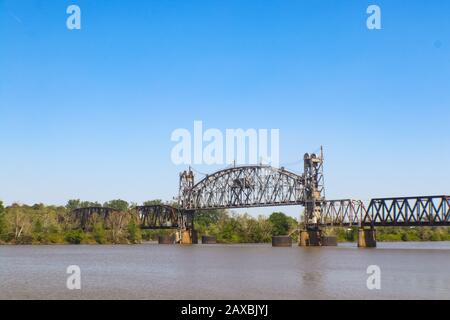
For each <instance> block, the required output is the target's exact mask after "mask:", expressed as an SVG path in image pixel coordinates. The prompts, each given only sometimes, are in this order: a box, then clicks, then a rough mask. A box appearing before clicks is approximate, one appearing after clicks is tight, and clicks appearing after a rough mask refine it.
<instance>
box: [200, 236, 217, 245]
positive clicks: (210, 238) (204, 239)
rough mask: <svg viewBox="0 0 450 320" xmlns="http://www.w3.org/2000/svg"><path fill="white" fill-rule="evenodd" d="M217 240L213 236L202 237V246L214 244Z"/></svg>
mask: <svg viewBox="0 0 450 320" xmlns="http://www.w3.org/2000/svg"><path fill="white" fill-rule="evenodd" d="M216 243H217V238H216V237H215V236H202V244H216Z"/></svg>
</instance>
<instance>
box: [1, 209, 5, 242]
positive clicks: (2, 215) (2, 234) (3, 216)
mask: <svg viewBox="0 0 450 320" xmlns="http://www.w3.org/2000/svg"><path fill="white" fill-rule="evenodd" d="M5 233H6V218H5V207H4V206H3V202H2V201H0V240H3V239H4V235H5Z"/></svg>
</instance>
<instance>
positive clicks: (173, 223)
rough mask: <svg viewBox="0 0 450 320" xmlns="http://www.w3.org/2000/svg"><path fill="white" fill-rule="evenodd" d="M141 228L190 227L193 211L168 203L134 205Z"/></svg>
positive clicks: (191, 225)
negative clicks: (180, 208)
mask: <svg viewBox="0 0 450 320" xmlns="http://www.w3.org/2000/svg"><path fill="white" fill-rule="evenodd" d="M136 212H137V215H138V217H139V221H140V223H141V229H190V228H192V227H193V219H194V215H193V212H189V211H185V210H179V209H178V208H175V207H172V206H169V205H150V206H139V207H136Z"/></svg>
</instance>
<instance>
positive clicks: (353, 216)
mask: <svg viewBox="0 0 450 320" xmlns="http://www.w3.org/2000/svg"><path fill="white" fill-rule="evenodd" d="M322 213H323V215H322V219H321V224H322V225H324V226H360V227H376V226H391V227H392V226H393V227H395V226H397V227H419V226H450V196H445V195H444V196H418V197H397V198H395V197H394V198H378V199H372V200H371V201H370V202H369V205H368V206H367V207H366V206H365V205H364V203H363V202H362V201H358V200H350V199H346V200H331V201H324V202H323V203H322Z"/></svg>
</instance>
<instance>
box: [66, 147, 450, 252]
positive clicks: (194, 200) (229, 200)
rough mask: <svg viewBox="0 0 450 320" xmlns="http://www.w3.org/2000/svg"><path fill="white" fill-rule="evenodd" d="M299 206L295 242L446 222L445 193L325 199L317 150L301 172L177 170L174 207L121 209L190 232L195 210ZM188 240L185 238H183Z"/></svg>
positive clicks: (148, 223)
mask: <svg viewBox="0 0 450 320" xmlns="http://www.w3.org/2000/svg"><path fill="white" fill-rule="evenodd" d="M289 205H297V206H303V207H304V208H305V212H304V215H303V221H302V223H301V224H302V228H303V230H302V231H303V233H302V232H301V237H300V239H301V240H300V242H303V245H320V240H317V241H316V240H314V239H320V237H321V229H322V228H325V227H330V226H334V227H352V226H357V227H359V228H360V231H361V233H360V238H361V239H360V240H361V241H360V243H359V244H360V246H375V231H374V227H376V226H386V227H388V226H396V227H422V226H450V196H446V195H442V196H416V197H394V198H379V199H372V200H371V201H370V202H369V203H368V204H364V202H363V201H360V200H352V199H343V200H328V199H325V195H324V177H323V152H321V154H320V155H316V154H305V156H304V172H303V174H301V175H299V174H296V173H293V172H291V171H288V170H286V169H285V168H273V167H271V166H267V165H254V166H233V167H230V168H226V169H224V170H220V171H217V172H215V173H213V174H210V175H207V176H206V177H204V178H203V179H202V180H200V181H199V182H197V183H195V179H194V173H193V171H192V170H191V169H189V170H188V171H184V172H182V173H181V174H180V184H179V196H178V203H177V206H169V205H150V206H138V207H135V208H132V209H131V210H130V212H128V213H127V214H131V215H134V217H136V218H137V219H138V220H139V223H140V226H141V228H142V229H177V230H181V231H185V232H187V233H188V234H190V236H189V235H188V236H187V239H188V240H186V241H187V242H189V241H190V240H192V239H193V238H194V237H193V236H192V233H193V232H194V219H195V212H198V211H202V210H214V209H238V208H251V207H272V206H289ZM114 212H115V210H114V209H112V208H105V207H90V208H79V209H76V210H74V211H73V212H72V217H73V220H74V221H76V222H77V223H78V224H79V226H80V227H82V228H85V227H86V225H87V223H88V222H89V219H90V218H91V217H92V216H94V215H95V216H100V217H102V218H104V219H108V217H110V216H111V215H113V214H114ZM189 239H190V240H189Z"/></svg>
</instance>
